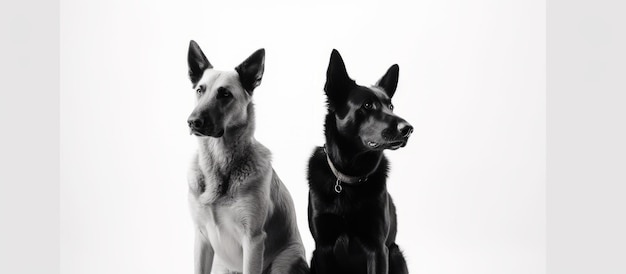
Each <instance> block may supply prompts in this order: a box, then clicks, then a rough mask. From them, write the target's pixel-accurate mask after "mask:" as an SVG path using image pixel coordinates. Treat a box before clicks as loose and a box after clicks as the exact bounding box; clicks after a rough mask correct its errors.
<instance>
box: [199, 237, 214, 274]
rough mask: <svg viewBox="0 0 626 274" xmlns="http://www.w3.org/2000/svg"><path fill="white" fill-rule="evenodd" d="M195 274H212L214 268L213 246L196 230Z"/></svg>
mask: <svg viewBox="0 0 626 274" xmlns="http://www.w3.org/2000/svg"><path fill="white" fill-rule="evenodd" d="M194 255H195V258H194V260H195V262H194V264H195V267H194V268H195V271H194V273H195V274H210V273H211V269H212V268H213V256H214V255H215V252H214V251H213V246H211V243H210V242H209V240H208V239H207V238H206V237H205V236H204V235H203V234H202V232H201V231H200V230H196V239H195V250H194Z"/></svg>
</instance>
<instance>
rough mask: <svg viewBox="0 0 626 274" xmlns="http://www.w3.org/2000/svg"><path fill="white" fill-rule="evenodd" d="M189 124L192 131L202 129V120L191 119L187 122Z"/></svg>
mask: <svg viewBox="0 0 626 274" xmlns="http://www.w3.org/2000/svg"><path fill="white" fill-rule="evenodd" d="M187 123H188V124H189V128H191V129H198V128H200V127H202V119H201V118H189V120H187Z"/></svg>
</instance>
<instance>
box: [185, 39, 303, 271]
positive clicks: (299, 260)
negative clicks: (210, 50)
mask: <svg viewBox="0 0 626 274" xmlns="http://www.w3.org/2000/svg"><path fill="white" fill-rule="evenodd" d="M264 59H265V54H264V51H263V50H262V49H261V50H258V51H257V52H255V53H254V54H253V55H251V56H250V57H249V58H248V59H247V60H246V61H244V62H243V63H242V64H241V65H239V66H238V67H237V68H236V69H235V70H233V71H218V70H214V69H213V66H212V65H211V64H210V63H209V62H208V60H206V57H205V56H204V54H203V53H202V51H201V50H200V48H199V46H198V45H197V44H196V43H195V42H194V41H191V43H190V46H189V60H188V61H189V73H190V78H191V80H192V84H193V88H194V90H195V91H196V93H197V105H196V107H195V109H194V111H193V112H192V114H191V115H190V118H189V126H190V128H191V131H192V133H193V134H194V135H197V136H198V137H197V138H198V151H197V153H196V154H195V155H194V157H193V160H192V163H191V168H190V171H189V176H188V179H189V204H190V209H191V213H192V216H193V220H194V223H195V230H196V236H195V273H197V274H208V273H211V271H212V270H213V273H244V274H253V273H254V274H256V273H276V274H278V273H308V266H307V265H306V261H305V251H304V247H303V245H302V241H301V238H300V234H299V232H298V227H297V223H296V215H295V211H294V206H293V201H292V199H291V196H290V195H289V192H288V191H287V189H286V187H285V186H284V185H283V184H282V182H281V181H280V179H279V178H278V176H277V174H276V172H275V171H274V170H273V168H272V166H271V163H270V157H271V155H270V151H269V150H268V149H267V148H266V147H264V146H263V145H262V144H260V143H259V142H257V141H256V140H255V139H254V136H253V134H254V127H255V122H254V107H253V104H252V93H253V90H254V88H255V87H256V86H258V85H259V84H260V82H261V77H262V75H263V67H264Z"/></svg>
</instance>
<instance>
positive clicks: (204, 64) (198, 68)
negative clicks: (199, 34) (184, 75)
mask: <svg viewBox="0 0 626 274" xmlns="http://www.w3.org/2000/svg"><path fill="white" fill-rule="evenodd" d="M187 64H188V65H189V79H190V80H191V83H192V84H194V85H195V84H197V83H198V81H200V78H201V77H202V73H204V70H206V69H210V68H213V66H212V65H211V63H209V60H208V59H207V58H206V56H204V53H203V52H202V50H201V49H200V46H198V43H196V41H194V40H191V41H189V52H188V53H187Z"/></svg>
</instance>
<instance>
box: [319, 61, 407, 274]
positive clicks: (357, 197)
mask: <svg viewBox="0 0 626 274" xmlns="http://www.w3.org/2000/svg"><path fill="white" fill-rule="evenodd" d="M398 70H399V69H398V65H393V66H391V67H390V68H389V70H388V71H387V73H385V75H384V76H383V77H382V78H381V79H380V80H379V81H378V83H377V84H376V85H375V86H372V87H364V86H360V85H357V84H356V83H355V82H354V80H352V79H350V77H349V76H348V73H347V72H346V68H345V65H344V62H343V60H342V59H341V55H339V52H337V50H333V52H332V54H331V56H330V64H329V65H328V71H327V75H326V77H327V79H326V85H325V87H324V91H325V92H326V96H327V97H328V114H327V115H326V121H325V125H324V126H325V132H324V133H325V135H326V145H325V146H324V147H318V148H316V150H315V151H314V153H313V155H312V156H311V159H310V160H309V170H308V179H309V229H310V230H311V234H312V235H313V238H314V239H315V251H314V252H313V258H312V260H311V273H319V274H332V273H342V274H347V273H368V274H374V273H375V274H387V273H393V274H395V273H408V269H407V266H406V262H405V260H404V256H403V255H402V253H401V252H400V249H399V248H398V246H397V245H396V243H395V238H396V231H397V230H396V229H397V228H396V209H395V206H394V204H393V202H392V201H391V197H390V196H389V193H387V187H386V179H387V170H388V163H387V159H386V158H385V156H384V155H383V150H385V149H398V148H400V147H404V146H405V145H406V143H407V141H408V138H409V135H411V133H412V131H413V127H411V125H409V123H407V122H406V121H405V120H404V119H402V118H400V117H398V116H396V115H395V114H393V105H392V104H391V97H392V96H393V94H394V92H395V90H396V87H397V85H398Z"/></svg>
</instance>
